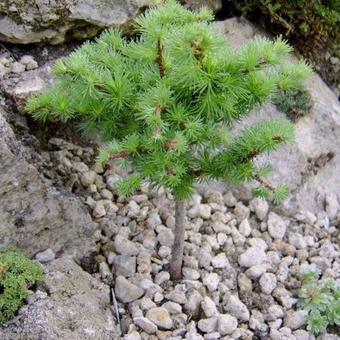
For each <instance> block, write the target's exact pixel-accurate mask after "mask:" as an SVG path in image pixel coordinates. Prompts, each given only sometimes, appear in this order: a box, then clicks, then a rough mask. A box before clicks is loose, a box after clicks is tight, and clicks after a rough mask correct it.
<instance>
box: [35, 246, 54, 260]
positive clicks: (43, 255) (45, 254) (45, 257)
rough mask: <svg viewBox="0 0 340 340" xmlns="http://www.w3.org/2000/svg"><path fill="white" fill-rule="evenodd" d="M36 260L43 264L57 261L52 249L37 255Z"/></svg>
mask: <svg viewBox="0 0 340 340" xmlns="http://www.w3.org/2000/svg"><path fill="white" fill-rule="evenodd" d="M35 259H36V260H38V261H39V262H41V263H46V262H51V261H52V260H54V259H55V254H54V252H53V250H52V249H51V248H48V249H46V250H44V251H42V252H40V253H38V254H37V255H35Z"/></svg>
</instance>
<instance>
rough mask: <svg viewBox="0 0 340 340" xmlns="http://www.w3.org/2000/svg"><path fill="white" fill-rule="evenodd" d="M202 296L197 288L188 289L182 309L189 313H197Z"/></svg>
mask: <svg viewBox="0 0 340 340" xmlns="http://www.w3.org/2000/svg"><path fill="white" fill-rule="evenodd" d="M202 300H203V298H202V295H201V294H200V293H199V292H198V291H197V290H195V289H194V290H192V291H189V294H188V297H187V301H186V303H185V305H184V309H185V311H186V312H189V313H190V314H193V315H197V314H198V313H199V311H200V305H201V302H202Z"/></svg>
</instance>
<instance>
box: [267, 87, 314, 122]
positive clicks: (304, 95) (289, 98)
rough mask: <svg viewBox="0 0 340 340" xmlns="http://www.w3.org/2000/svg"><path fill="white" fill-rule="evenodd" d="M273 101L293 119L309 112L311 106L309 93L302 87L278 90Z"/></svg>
mask: <svg viewBox="0 0 340 340" xmlns="http://www.w3.org/2000/svg"><path fill="white" fill-rule="evenodd" d="M273 103H274V104H275V105H276V107H277V108H278V110H280V111H281V112H284V113H286V114H287V115H288V117H289V118H290V119H291V120H293V121H295V120H296V119H298V118H300V117H303V116H305V115H307V114H308V113H310V110H311V109H312V107H313V103H312V98H311V95H310V94H309V93H308V92H307V91H306V90H304V89H302V88H301V89H294V90H289V91H285V90H281V91H279V92H278V93H277V94H276V95H275V96H274V97H273Z"/></svg>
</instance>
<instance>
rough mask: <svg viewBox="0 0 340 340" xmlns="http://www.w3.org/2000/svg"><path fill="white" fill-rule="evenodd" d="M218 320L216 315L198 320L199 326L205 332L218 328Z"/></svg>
mask: <svg viewBox="0 0 340 340" xmlns="http://www.w3.org/2000/svg"><path fill="white" fill-rule="evenodd" d="M217 321H218V318H217V317H216V316H213V317H211V318H208V319H201V320H199V321H198V323H197V327H198V329H199V330H200V331H201V332H203V333H212V332H215V331H216V330H217Z"/></svg>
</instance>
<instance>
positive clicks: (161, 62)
mask: <svg viewBox="0 0 340 340" xmlns="http://www.w3.org/2000/svg"><path fill="white" fill-rule="evenodd" d="M156 62H157V64H158V68H159V74H160V76H161V78H164V76H165V62H164V51H163V46H162V44H161V40H160V39H158V42H157V58H156Z"/></svg>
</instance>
